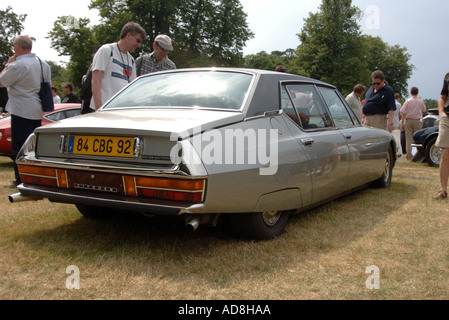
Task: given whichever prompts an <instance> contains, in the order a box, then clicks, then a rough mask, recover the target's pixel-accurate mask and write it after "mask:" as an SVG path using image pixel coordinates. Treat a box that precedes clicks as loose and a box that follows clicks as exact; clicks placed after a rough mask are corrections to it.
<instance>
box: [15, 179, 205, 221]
mask: <svg viewBox="0 0 449 320" xmlns="http://www.w3.org/2000/svg"><path fill="white" fill-rule="evenodd" d="M17 189H18V190H19V191H20V194H21V195H22V196H24V197H32V198H33V199H40V198H47V199H49V200H50V201H53V202H61V203H71V204H74V203H77V204H84V205H93V206H100V207H110V208H119V209H122V210H128V211H138V212H146V213H156V214H166V215H182V214H187V213H204V204H202V203H198V204H184V205H183V204H181V203H180V204H174V203H173V202H165V203H164V201H156V200H144V199H137V200H138V201H136V198H128V197H121V198H117V197H116V196H114V198H104V194H102V195H101V196H102V197H101V198H100V197H97V196H96V195H95V194H93V193H89V194H86V192H76V191H74V190H70V192H61V190H60V189H59V190H58V191H57V192H55V191H53V190H52V188H48V187H47V188H43V187H36V186H31V185H25V184H20V185H19V186H18V187H17Z"/></svg>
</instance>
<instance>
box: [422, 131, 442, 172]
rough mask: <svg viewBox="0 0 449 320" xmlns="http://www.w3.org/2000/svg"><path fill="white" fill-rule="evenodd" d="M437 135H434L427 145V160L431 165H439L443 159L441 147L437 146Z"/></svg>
mask: <svg viewBox="0 0 449 320" xmlns="http://www.w3.org/2000/svg"><path fill="white" fill-rule="evenodd" d="M436 141H437V137H433V138H432V139H430V140H429V142H428V143H427V145H426V150H425V155H426V161H427V163H428V165H429V166H431V167H439V166H440V161H441V148H438V147H436V146H435V142H436Z"/></svg>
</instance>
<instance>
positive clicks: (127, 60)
mask: <svg viewBox="0 0 449 320" xmlns="http://www.w3.org/2000/svg"><path fill="white" fill-rule="evenodd" d="M95 70H100V71H103V72H104V73H103V77H102V78H101V100H102V104H105V103H106V102H107V101H108V100H109V99H110V98H112V97H113V96H114V95H115V94H116V93H117V92H118V91H120V90H121V89H123V88H124V87H125V86H126V85H128V83H130V82H131V81H133V80H134V79H135V78H136V68H135V67H134V58H133V57H132V56H131V54H130V53H129V52H127V53H126V54H125V53H123V52H121V51H120V50H119V47H118V44H117V43H109V44H105V45H103V46H101V48H100V49H98V51H97V53H96V54H95V56H94V60H93V63H92V71H95ZM90 107H91V108H92V109H94V110H95V102H94V99H93V98H92V100H91V103H90Z"/></svg>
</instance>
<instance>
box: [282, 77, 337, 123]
mask: <svg viewBox="0 0 449 320" xmlns="http://www.w3.org/2000/svg"><path fill="white" fill-rule="evenodd" d="M281 97H282V108H283V111H284V113H286V114H287V115H288V116H289V117H290V118H291V119H292V120H293V121H295V122H296V123H297V124H298V125H300V126H301V127H302V128H303V129H304V130H308V129H321V128H328V127H332V121H331V119H330V116H329V113H328V111H327V109H326V107H325V106H324V105H323V103H322V100H321V98H320V96H319V93H318V91H317V90H316V89H315V86H314V85H309V84H301V85H286V86H285V87H283V92H282V96H281Z"/></svg>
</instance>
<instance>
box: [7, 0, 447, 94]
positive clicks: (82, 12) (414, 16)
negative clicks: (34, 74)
mask: <svg viewBox="0 0 449 320" xmlns="http://www.w3.org/2000/svg"><path fill="white" fill-rule="evenodd" d="M90 2H91V0H77V1H73V2H64V1H61V0H46V1H36V0H1V1H0V9H2V10H4V9H6V7H7V6H11V7H12V8H13V11H14V12H15V13H16V14H24V13H26V14H27V15H28V16H27V19H26V20H25V23H24V26H25V30H24V32H23V33H24V34H29V35H30V36H32V37H34V38H36V42H35V44H34V48H33V52H35V53H36V54H38V55H39V56H40V57H42V58H44V59H45V60H52V61H56V62H59V61H67V58H64V57H59V56H58V55H57V53H56V52H55V51H54V50H52V49H51V48H50V45H51V44H50V40H49V39H45V37H46V36H48V32H49V31H50V30H51V29H52V28H53V22H54V21H55V20H56V19H57V17H58V16H63V15H69V14H70V15H73V16H75V17H77V18H84V17H88V18H90V19H91V21H92V22H93V23H97V22H98V21H99V18H98V14H97V11H95V10H89V9H88V5H89V4H90ZM240 2H241V3H242V5H243V8H244V10H245V12H246V13H247V14H248V19H247V21H248V24H249V27H250V29H251V31H252V32H253V33H255V37H254V38H253V39H252V40H250V41H248V42H247V46H246V48H245V49H244V54H254V53H258V52H260V51H266V52H268V53H271V52H272V51H275V50H279V51H283V50H286V49H289V48H296V47H297V46H298V45H299V39H298V36H297V34H298V33H299V32H300V31H301V29H302V27H303V25H304V19H305V18H307V17H308V16H309V13H310V12H317V11H318V8H319V6H320V4H321V0H307V1H306V0H240ZM43 3H45V4H46V5H47V7H46V8H45V9H44V8H43V6H42V4H43ZM353 5H355V6H357V7H359V8H360V9H361V10H362V11H363V12H364V19H363V20H362V21H360V25H361V28H362V32H363V33H364V34H368V35H373V36H380V37H381V38H382V39H383V40H384V41H385V42H387V43H388V44H389V45H396V44H398V45H400V46H402V47H406V48H407V49H408V52H409V53H410V54H411V55H412V58H411V63H412V64H413V65H414V66H415V70H414V72H413V76H412V78H411V79H410V80H409V87H412V86H417V87H418V88H419V89H420V95H421V96H422V97H423V98H424V99H438V98H439V94H440V92H441V87H442V84H443V78H444V75H445V74H446V73H447V72H449V59H448V56H447V53H448V52H449V39H448V35H447V33H446V27H447V22H446V21H447V12H449V1H447V0H427V1H417V0H411V1H406V0H376V1H367V0H353Z"/></svg>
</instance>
